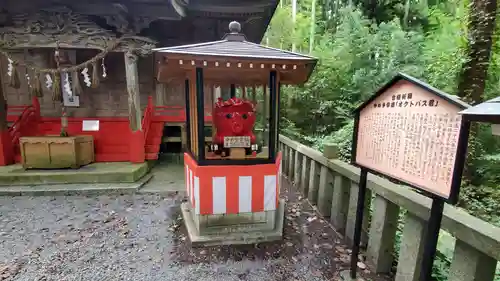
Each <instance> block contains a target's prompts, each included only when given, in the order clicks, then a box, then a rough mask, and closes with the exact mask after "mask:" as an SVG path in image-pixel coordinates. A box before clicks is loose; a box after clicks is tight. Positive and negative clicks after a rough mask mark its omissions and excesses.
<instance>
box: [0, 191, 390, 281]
mask: <svg viewBox="0 0 500 281" xmlns="http://www.w3.org/2000/svg"><path fill="white" fill-rule="evenodd" d="M285 189H286V188H285ZM283 195H284V196H285V197H286V198H287V199H288V207H289V208H288V212H287V219H286V222H287V225H286V228H285V233H286V235H285V239H284V240H283V241H282V242H278V243H269V244H266V243H263V244H259V245H255V246H231V247H229V246H228V247H211V248H200V249H192V248H191V247H190V246H189V242H188V239H187V238H186V234H185V228H184V227H183V224H182V221H181V219H180V214H179V204H180V202H181V200H182V199H183V198H182V195H180V194H177V193H171V194H166V195H162V196H160V195H139V194H135V195H116V196H98V197H83V196H73V197H64V196H58V197H0V280H30V281H38V280H47V281H48V280H54V281H56V280H57V281H62V280H89V281H90V280H91V281H97V280H134V281H136V280H162V281H170V280H171V281H174V280H175V281H188V280H193V281H195V280H196V281H197V280H209V281H212V280H213V281H225V280H228V281H233V280H235V281H236V280H248V281H252V280H255V281H257V280H259V281H260V280H266V281H278V280H279V281H281V280H290V281H298V280H308V281H326V280H338V277H337V274H338V271H339V270H341V269H346V268H347V267H348V262H349V254H348V252H349V251H348V250H347V249H346V247H345V245H343V244H342V243H341V239H340V238H339V236H338V235H337V234H336V233H335V232H334V231H333V230H331V229H330V228H329V227H328V225H327V223H326V222H324V221H323V220H321V218H318V217H317V216H315V215H314V211H313V210H312V208H310V206H308V205H307V204H306V203H305V201H304V200H302V198H300V197H299V196H298V194H296V193H294V192H290V191H286V190H285V191H283ZM360 266H361V267H363V268H364V264H362V263H361V264H360ZM361 272H362V276H363V278H364V280H373V281H381V280H384V279H381V278H380V277H376V276H372V275H371V274H370V272H369V271H368V270H367V269H364V270H363V269H361Z"/></svg>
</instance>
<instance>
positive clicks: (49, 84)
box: [45, 73, 54, 89]
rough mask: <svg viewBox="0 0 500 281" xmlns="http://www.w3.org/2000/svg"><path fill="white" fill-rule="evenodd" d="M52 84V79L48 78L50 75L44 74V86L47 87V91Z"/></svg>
mask: <svg viewBox="0 0 500 281" xmlns="http://www.w3.org/2000/svg"><path fill="white" fill-rule="evenodd" d="M53 83H54V82H53V81H52V77H50V74H48V73H47V74H45V85H46V86H47V89H50V88H52V84H53Z"/></svg>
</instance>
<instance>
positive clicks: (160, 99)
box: [155, 82, 167, 105]
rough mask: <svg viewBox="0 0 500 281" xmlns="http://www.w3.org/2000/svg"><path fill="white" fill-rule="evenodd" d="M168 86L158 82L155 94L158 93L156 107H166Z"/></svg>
mask: <svg viewBox="0 0 500 281" xmlns="http://www.w3.org/2000/svg"><path fill="white" fill-rule="evenodd" d="M166 86H167V85H166V84H164V83H159V82H156V84H155V92H156V99H155V105H165V88H166Z"/></svg>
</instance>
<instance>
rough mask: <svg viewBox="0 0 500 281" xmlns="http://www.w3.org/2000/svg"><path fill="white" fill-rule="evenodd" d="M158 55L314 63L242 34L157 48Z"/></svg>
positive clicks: (307, 57) (311, 58)
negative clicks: (210, 40) (169, 54)
mask: <svg viewBox="0 0 500 281" xmlns="http://www.w3.org/2000/svg"><path fill="white" fill-rule="evenodd" d="M155 51H157V52H160V53H172V54H186V55H205V56H220V57H238V58H254V59H273V60H280V59H283V60H298V61H310V62H316V61H317V59H316V58H314V57H311V56H307V55H303V54H299V53H294V52H289V51H285V50H280V49H276V48H271V47H267V46H263V45H260V44H255V43H252V42H249V41H246V38H245V35H243V34H227V35H226V36H225V37H224V39H222V40H219V41H213V42H206V43H199V44H190V45H183V46H175V47H167V48H158V49H155Z"/></svg>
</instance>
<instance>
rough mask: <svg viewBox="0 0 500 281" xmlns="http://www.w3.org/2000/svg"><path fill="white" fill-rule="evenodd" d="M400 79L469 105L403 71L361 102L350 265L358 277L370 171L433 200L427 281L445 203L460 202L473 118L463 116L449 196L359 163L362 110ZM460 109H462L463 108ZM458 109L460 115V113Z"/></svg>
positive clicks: (425, 264) (423, 264)
mask: <svg viewBox="0 0 500 281" xmlns="http://www.w3.org/2000/svg"><path fill="white" fill-rule="evenodd" d="M400 81H406V82H409V83H410V84H412V85H414V86H417V87H419V88H421V89H423V90H425V91H427V92H428V93H430V94H432V95H435V96H436V97H439V98H441V99H442V100H444V101H446V102H448V103H450V104H452V105H454V106H456V107H458V108H459V109H460V108H461V109H462V110H464V109H466V108H468V107H470V106H469V105H468V104H466V103H465V102H463V101H461V100H460V99H458V98H456V97H454V96H451V95H448V94H446V93H444V92H441V91H440V90H438V89H436V88H434V87H432V86H430V85H428V84H426V83H424V82H422V81H419V80H418V79H416V78H413V77H411V76H409V75H406V74H404V73H398V74H397V75H396V76H395V77H394V78H393V79H392V80H391V81H389V82H388V83H387V84H385V85H384V86H383V87H382V88H381V89H380V90H378V91H377V92H376V93H375V94H374V95H372V96H371V97H370V98H369V99H368V100H367V101H365V102H364V103H363V104H361V105H360V106H359V107H358V108H357V109H356V110H355V111H354V130H353V136H352V137H353V138H352V150H351V164H352V165H354V166H356V167H359V168H360V169H361V173H360V177H359V189H358V198H357V199H358V200H357V208H356V222H355V226H354V237H353V246H352V253H351V268H350V275H351V278H352V279H356V271H357V263H358V254H359V244H360V240H361V227H362V223H363V212H364V202H365V196H366V184H367V179H368V172H370V173H373V174H378V175H382V176H385V177H387V178H389V179H391V180H394V181H396V182H398V183H402V184H404V185H407V186H410V187H412V188H414V189H415V190H417V191H420V192H421V193H423V194H424V195H426V196H428V197H430V198H431V199H432V207H431V213H430V217H429V221H428V226H427V232H426V237H425V245H424V251H423V258H422V262H421V274H420V281H428V280H431V279H430V278H431V276H432V265H433V263H434V258H435V254H436V247H437V241H438V238H439V231H440V228H441V221H442V218H443V210H444V204H445V202H448V203H450V204H456V203H457V201H458V195H459V193H460V185H461V180H462V173H463V168H464V165H465V160H466V156H467V146H468V138H469V131H470V120H468V119H467V118H463V117H462V118H461V121H460V128H459V129H458V130H459V131H458V140H457V143H456V144H457V145H456V151H455V161H454V166H453V169H452V175H451V182H450V190H449V196H448V197H444V196H441V195H440V194H437V193H434V192H431V191H429V190H428V189H426V188H424V187H422V186H417V185H415V184H413V183H412V182H410V181H406V180H404V179H401V178H395V177H393V176H391V175H385V174H384V173H382V172H378V171H375V170H373V169H370V168H369V167H365V166H364V165H362V164H359V163H357V162H356V159H357V152H358V151H357V148H358V135H359V129H360V128H359V123H360V116H361V111H362V110H363V109H365V108H366V107H367V106H368V105H370V104H371V103H372V102H373V101H375V100H376V99H377V98H378V97H379V96H380V95H382V94H384V93H385V92H386V91H387V90H389V89H390V88H391V87H393V86H394V85H396V84H397V83H398V82H400ZM460 111H461V110H460ZM460 111H458V112H457V115H459V114H458V113H459V112H460Z"/></svg>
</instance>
